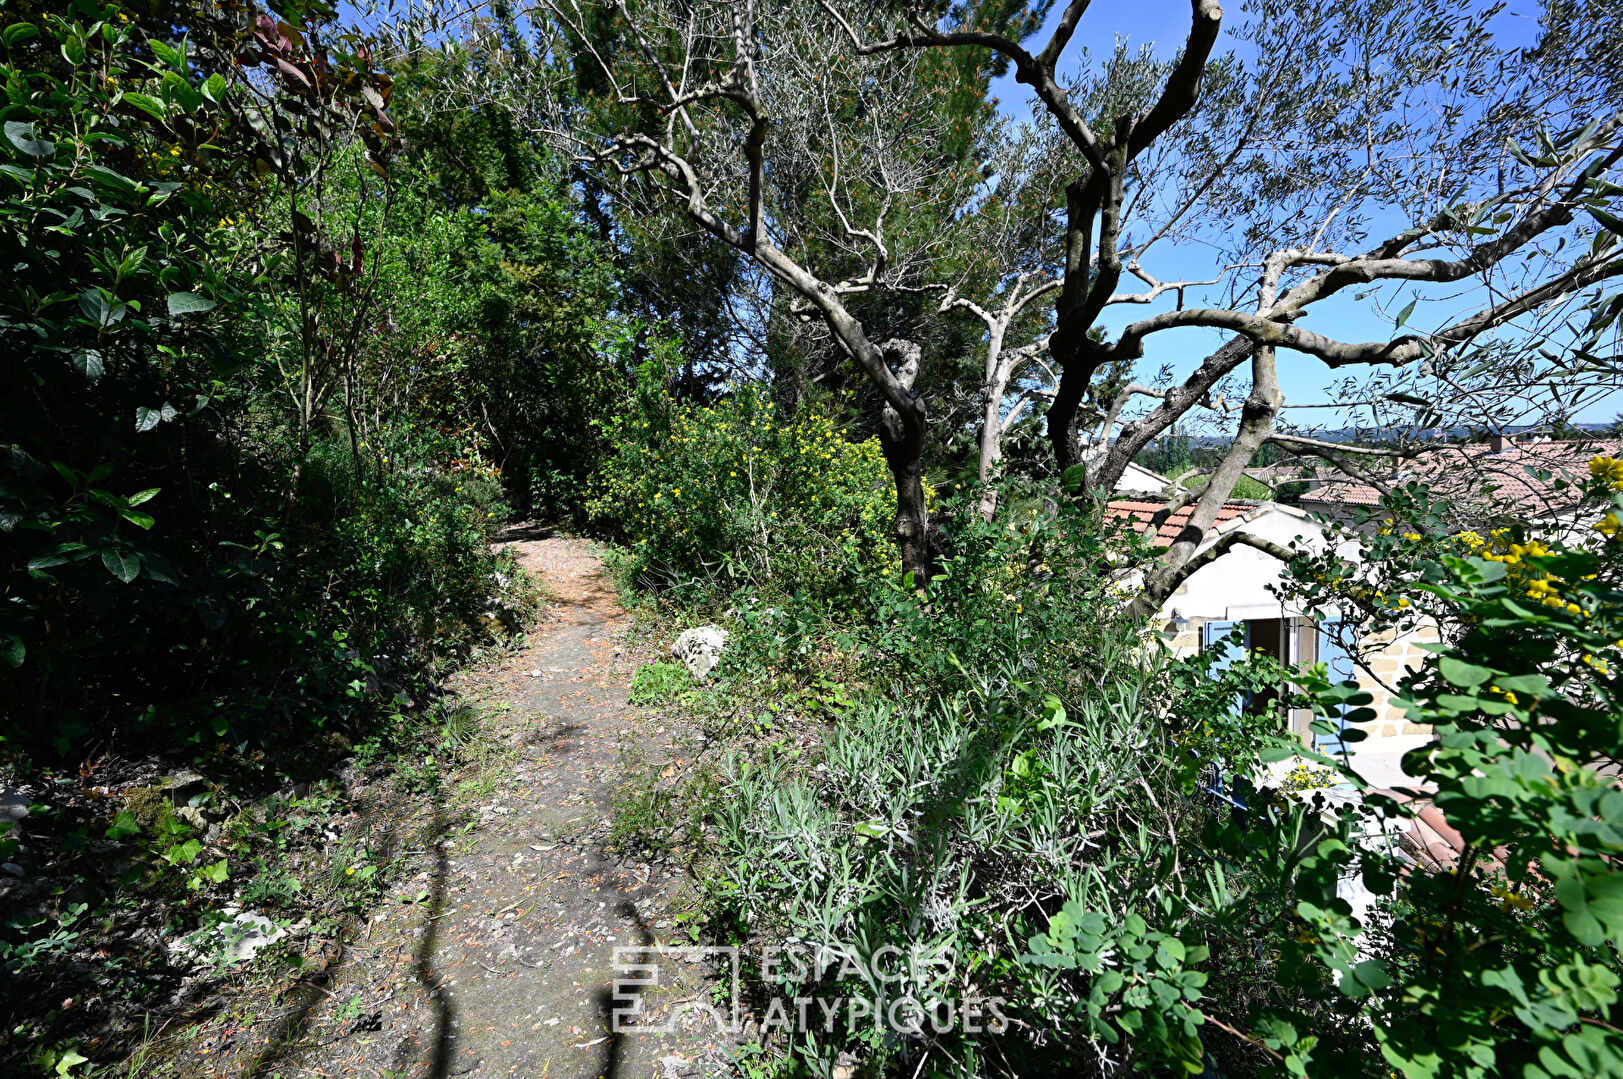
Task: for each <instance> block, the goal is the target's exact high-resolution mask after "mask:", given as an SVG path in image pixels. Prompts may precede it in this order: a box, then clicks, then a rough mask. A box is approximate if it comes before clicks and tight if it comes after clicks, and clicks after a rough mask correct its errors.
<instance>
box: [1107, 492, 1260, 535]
mask: <svg viewBox="0 0 1623 1079" xmlns="http://www.w3.org/2000/svg"><path fill="white" fill-rule="evenodd" d="M1166 505H1167V504H1166V503H1165V502H1158V501H1148V500H1144V499H1137V498H1117V499H1112V500H1111V503H1110V508H1109V511H1108V512H1109V515H1110V517H1111V518H1112V519H1114V520H1128V519H1131V520H1136V521H1138V522H1140V523H1141V524H1145V525H1147V524H1149V523H1150V519H1151V518H1153V517H1154V516H1155V515H1156V514H1157V513H1159V512H1161V511H1162V510H1163V509H1165V508H1166ZM1263 506H1268V507H1273V506H1274V503H1272V502H1252V501H1249V500H1247V499H1233V500H1231V501H1228V502H1225V503H1223V505H1222V506H1221V507H1220V508H1219V509H1218V511H1217V520H1216V521H1214V522H1212V530H1213V531H1216V530H1217V529H1219V528H1220V527H1222V526H1223V525H1225V524H1228V523H1229V522H1230V521H1238V520H1240V519H1242V518H1245V517H1247V516H1249V515H1250V514H1252V513H1254V512H1255V511H1256V510H1257V509H1258V508H1260V507H1263ZM1194 512H1195V507H1194V505H1193V504H1191V505H1188V506H1184V507H1183V508H1182V509H1180V510H1177V511H1175V512H1173V513H1171V514H1169V515H1168V516H1167V519H1166V520H1165V521H1163V522H1161V527H1160V528H1158V529H1156V532H1155V540H1154V543H1155V546H1157V547H1171V546H1172V542H1173V541H1174V540H1176V539H1177V538H1178V534H1179V533H1180V532H1182V531H1183V530H1184V526H1185V525H1187V524H1188V523H1189V515H1190V514H1192V513H1194Z"/></svg>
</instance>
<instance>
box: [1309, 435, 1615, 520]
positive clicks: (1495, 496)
mask: <svg viewBox="0 0 1623 1079" xmlns="http://www.w3.org/2000/svg"><path fill="white" fill-rule="evenodd" d="M1620 449H1623V441H1619V440H1618V439H1584V440H1581V441H1572V442H1557V441H1544V442H1530V443H1525V444H1522V445H1511V446H1507V447H1506V448H1505V449H1503V450H1501V451H1500V452H1498V453H1494V452H1493V450H1492V448H1491V447H1490V446H1488V445H1487V444H1486V443H1481V442H1479V443H1474V444H1472V445H1468V446H1443V447H1440V448H1438V449H1435V450H1432V451H1430V452H1428V453H1425V454H1423V455H1421V456H1420V457H1417V458H1415V459H1414V460H1413V461H1408V462H1405V463H1404V464H1403V466H1402V468H1401V469H1400V471H1399V472H1398V474H1397V476H1396V477H1394V478H1393V479H1392V481H1391V482H1393V483H1407V482H1409V481H1411V480H1420V481H1422V482H1424V483H1427V484H1429V485H1430V486H1431V488H1432V490H1433V491H1434V492H1436V493H1437V494H1440V495H1444V496H1446V497H1450V498H1453V499H1455V500H1474V499H1478V498H1485V500H1486V501H1488V502H1490V503H1493V504H1496V505H1498V506H1499V507H1501V508H1510V509H1513V510H1515V511H1516V512H1518V513H1521V514H1523V515H1526V516H1537V515H1540V514H1543V513H1547V512H1552V511H1557V510H1560V509H1563V508H1565V506H1566V505H1568V504H1570V503H1571V502H1573V501H1574V496H1575V495H1576V492H1575V491H1572V490H1570V489H1569V490H1564V491H1558V490H1556V488H1555V483H1556V481H1557V480H1559V479H1561V478H1562V477H1561V474H1562V473H1563V472H1565V473H1567V474H1568V475H1569V476H1571V477H1574V478H1577V477H1582V476H1586V475H1588V473H1589V460H1590V458H1592V457H1596V456H1601V455H1606V456H1615V455H1617V454H1618V453H1619V451H1620ZM1529 468H1531V469H1535V470H1539V471H1543V472H1548V473H1550V477H1549V478H1548V479H1541V478H1539V477H1538V476H1534V475H1530V474H1529V473H1528V471H1527V470H1528V469H1529ZM1335 475H1339V473H1331V476H1332V477H1333V476H1335ZM1490 486H1491V487H1492V488H1493V490H1492V491H1488V492H1486V493H1484V488H1486V487H1490ZM1380 500H1381V495H1380V492H1379V491H1377V490H1376V489H1375V488H1374V487H1371V486H1370V485H1369V484H1366V483H1360V482H1359V481H1357V480H1353V479H1345V478H1343V479H1334V478H1330V479H1329V480H1328V482H1326V483H1325V484H1324V485H1323V486H1321V487H1318V488H1315V489H1314V490H1311V491H1308V492H1306V493H1305V494H1303V495H1302V502H1303V503H1304V504H1315V505H1353V506H1373V505H1375V504H1377V503H1378V502H1380Z"/></svg>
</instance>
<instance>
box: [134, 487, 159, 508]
mask: <svg viewBox="0 0 1623 1079" xmlns="http://www.w3.org/2000/svg"><path fill="white" fill-rule="evenodd" d="M161 490H163V488H161V487H148V488H147V489H146V490H144V491H137V492H135V493H134V494H133V495H131V496H130V497H129V498H128V499H126V500H125V501H126V502H127V503H128V504H129V505H131V506H139V505H140V504H141V503H143V502H150V501H152V499H153V498H155V497H157V494H158V492H159V491H161Z"/></svg>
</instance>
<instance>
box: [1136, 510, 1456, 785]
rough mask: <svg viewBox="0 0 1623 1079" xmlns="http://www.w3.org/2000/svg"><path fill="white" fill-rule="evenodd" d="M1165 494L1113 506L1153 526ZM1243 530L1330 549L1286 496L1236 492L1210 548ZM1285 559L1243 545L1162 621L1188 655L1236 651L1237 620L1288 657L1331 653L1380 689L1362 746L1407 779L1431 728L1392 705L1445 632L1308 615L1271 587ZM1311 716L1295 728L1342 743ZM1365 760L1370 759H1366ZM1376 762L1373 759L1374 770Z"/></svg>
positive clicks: (1305, 659) (1341, 666) (1202, 576)
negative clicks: (1366, 628) (1267, 498)
mask: <svg viewBox="0 0 1623 1079" xmlns="http://www.w3.org/2000/svg"><path fill="white" fill-rule="evenodd" d="M1164 507H1165V503H1164V502H1160V501H1152V500H1149V499H1141V498H1118V499H1115V500H1113V501H1112V502H1111V503H1110V508H1109V512H1110V515H1111V516H1112V517H1115V518H1117V519H1119V520H1132V521H1136V522H1142V523H1143V524H1144V525H1145V527H1148V525H1149V524H1150V523H1151V520H1152V518H1153V517H1154V516H1155V514H1156V513H1158V512H1159V511H1161V510H1162V509H1163V508H1164ZM1191 512H1192V510H1191V508H1190V507H1185V508H1183V509H1180V510H1178V511H1176V512H1174V513H1172V514H1170V515H1168V517H1167V519H1166V520H1165V521H1164V522H1163V523H1162V524H1161V525H1160V526H1159V527H1158V528H1157V530H1156V534H1155V536H1154V538H1153V539H1152V542H1153V543H1154V545H1155V546H1157V547H1170V546H1171V545H1172V542H1173V540H1174V539H1175V538H1176V537H1177V536H1178V534H1179V533H1180V532H1182V531H1183V529H1184V527H1185V526H1186V525H1187V524H1188V521H1189V516H1190V513H1191ZM1235 530H1244V531H1245V532H1248V533H1250V534H1251V535H1254V536H1257V537H1259V538H1262V539H1267V540H1271V541H1273V542H1275V543H1278V544H1280V545H1281V546H1290V545H1291V544H1292V543H1296V544H1297V545H1298V546H1303V547H1307V548H1309V549H1312V548H1314V547H1317V548H1318V549H1321V550H1322V549H1323V546H1324V544H1326V543H1328V542H1330V540H1329V539H1328V538H1327V536H1326V528H1325V526H1324V525H1323V524H1322V523H1320V522H1318V521H1316V520H1314V519H1313V518H1312V517H1311V516H1309V515H1308V514H1307V513H1306V512H1304V511H1303V510H1301V509H1299V508H1297V507H1295V506H1286V505H1281V504H1279V503H1277V502H1252V501H1247V500H1241V499H1233V500H1230V501H1228V502H1225V503H1224V504H1223V506H1222V508H1221V509H1220V510H1219V511H1218V516H1217V521H1216V522H1215V523H1214V524H1213V526H1212V528H1211V529H1210V530H1209V531H1208V533H1207V535H1206V536H1205V537H1204V538H1203V540H1202V542H1201V545H1200V548H1199V549H1198V550H1197V553H1198V552H1199V550H1205V549H1206V548H1208V547H1210V546H1211V545H1212V544H1214V543H1216V542H1217V541H1218V540H1219V539H1220V538H1222V537H1223V536H1224V535H1226V534H1228V533H1229V532H1231V531H1235ZM1338 553H1339V554H1340V555H1342V557H1345V558H1356V557H1357V544H1356V543H1355V542H1351V541H1343V542H1342V543H1341V546H1340V550H1339V551H1338ZM1283 569H1284V565H1283V563H1281V562H1280V561H1279V560H1278V559H1276V558H1274V557H1272V556H1271V555H1268V554H1266V553H1264V552H1262V551H1259V550H1257V549H1255V548H1253V547H1247V546H1235V547H1234V548H1232V549H1231V550H1230V551H1229V552H1228V553H1227V554H1225V555H1223V556H1222V557H1221V558H1219V559H1217V560H1216V561H1215V562H1212V563H1211V564H1210V565H1207V566H1203V567H1202V568H1201V569H1199V570H1197V571H1195V572H1194V573H1193V574H1191V575H1190V576H1189V578H1188V579H1187V580H1185V581H1184V582H1183V584H1182V585H1181V586H1180V587H1179V588H1178V590H1177V591H1176V592H1175V593H1174V594H1173V595H1172V596H1171V598H1169V599H1168V600H1167V601H1166V603H1165V604H1164V605H1163V606H1162V608H1161V611H1160V622H1161V628H1162V629H1163V630H1164V631H1165V632H1166V633H1168V634H1169V635H1170V636H1171V642H1170V643H1171V646H1172V648H1173V649H1174V650H1175V651H1176V652H1177V653H1178V654H1180V655H1191V654H1194V653H1196V652H1199V651H1203V650H1208V649H1221V650H1223V651H1224V652H1225V653H1228V652H1231V651H1232V649H1233V647H1234V646H1233V644H1232V643H1231V640H1230V635H1231V634H1232V633H1233V632H1234V631H1235V630H1236V629H1238V630H1239V631H1240V632H1241V634H1242V635H1243V638H1244V640H1245V641H1246V643H1247V645H1248V646H1249V647H1250V648H1252V649H1258V650H1262V651H1264V652H1267V653H1268V654H1270V655H1272V656H1274V657H1275V658H1277V659H1279V660H1280V661H1281V662H1282V663H1286V664H1291V665H1294V664H1298V663H1315V662H1319V661H1321V660H1322V661H1324V662H1325V663H1327V664H1329V666H1330V669H1331V671H1332V672H1333V673H1335V674H1337V675H1339V676H1340V677H1341V678H1352V679H1354V680H1355V681H1357V682H1358V683H1359V685H1360V686H1361V687H1363V688H1364V689H1367V690H1368V691H1369V692H1370V693H1371V695H1372V696H1373V697H1374V702H1373V704H1372V706H1371V707H1373V709H1374V710H1375V713H1376V718H1375V719H1374V720H1372V721H1370V722H1368V723H1363V724H1359V726H1360V728H1361V729H1362V730H1363V731H1364V733H1365V735H1366V738H1365V740H1363V741H1361V742H1359V743H1357V749H1356V750H1355V752H1356V753H1357V755H1359V756H1361V757H1364V758H1366V760H1370V761H1371V762H1372V763H1373V762H1374V761H1375V760H1376V759H1378V760H1379V761H1380V762H1382V763H1381V766H1382V768H1383V769H1384V771H1383V774H1381V775H1379V776H1371V777H1370V778H1372V779H1377V780H1378V781H1379V782H1381V783H1383V784H1386V785H1391V784H1393V783H1401V782H1403V778H1402V774H1401V771H1398V770H1397V766H1396V761H1397V758H1399V757H1401V756H1402V754H1403V753H1405V752H1407V751H1408V750H1409V749H1413V748H1415V747H1416V746H1418V745H1421V744H1423V743H1424V742H1425V741H1426V740H1427V738H1428V737H1429V735H1430V728H1429V727H1424V726H1420V725H1416V724H1412V723H1409V722H1408V721H1407V720H1406V719H1405V718H1404V717H1403V714H1402V712H1401V711H1399V710H1398V709H1397V708H1396V707H1394V706H1393V704H1392V698H1393V695H1394V691H1395V690H1396V687H1397V682H1398V680H1399V679H1400V678H1401V677H1402V675H1403V673H1404V671H1405V670H1407V669H1410V668H1412V667H1415V666H1418V664H1419V663H1420V662H1421V660H1422V659H1423V658H1424V656H1425V653H1424V652H1423V651H1422V650H1421V649H1420V647H1419V645H1421V644H1423V643H1424V642H1426V641H1429V640H1436V639H1437V632H1436V628H1435V627H1424V628H1422V629H1420V630H1418V631H1416V632H1413V633H1410V634H1406V635H1404V636H1403V637H1401V638H1395V637H1393V636H1392V635H1390V634H1385V635H1379V636H1370V635H1362V636H1361V635H1360V634H1358V633H1357V631H1356V627H1354V626H1351V625H1344V624H1343V623H1342V622H1341V620H1340V619H1339V618H1336V617H1331V618H1329V619H1326V620H1324V621H1322V622H1319V621H1315V620H1313V619H1311V618H1309V617H1308V616H1307V615H1306V614H1305V612H1303V611H1302V610H1301V609H1299V608H1296V607H1293V606H1291V605H1290V604H1288V603H1286V602H1285V601H1283V600H1282V599H1281V598H1280V596H1279V595H1277V594H1275V593H1274V592H1273V591H1271V586H1275V585H1278V584H1279V583H1280V581H1281V579H1282V574H1283ZM1312 719H1313V717H1312V715H1311V714H1309V713H1308V712H1306V711H1305V710H1298V711H1297V712H1295V713H1293V715H1292V717H1291V725H1292V728H1293V729H1294V730H1295V731H1296V733H1297V734H1299V735H1300V736H1301V737H1302V738H1303V740H1304V741H1308V740H1312V741H1313V742H1314V743H1316V744H1317V746H1318V747H1319V748H1320V749H1322V750H1325V751H1328V752H1335V751H1338V750H1339V749H1340V748H1342V743H1341V741H1340V739H1338V738H1327V737H1324V736H1322V735H1315V734H1313V733H1312V732H1310V730H1309V724H1310V723H1311V722H1312ZM1360 767H1361V768H1362V767H1364V766H1363V764H1362V763H1361V765H1360ZM1369 770H1370V769H1368V768H1366V769H1365V771H1366V772H1367V771H1369Z"/></svg>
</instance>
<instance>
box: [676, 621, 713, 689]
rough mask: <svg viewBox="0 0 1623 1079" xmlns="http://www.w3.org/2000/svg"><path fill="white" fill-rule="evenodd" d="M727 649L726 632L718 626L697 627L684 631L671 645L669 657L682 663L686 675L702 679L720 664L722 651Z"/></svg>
mask: <svg viewBox="0 0 1623 1079" xmlns="http://www.w3.org/2000/svg"><path fill="white" fill-rule="evenodd" d="M726 647H727V631H726V630H724V629H722V628H721V627H720V626H699V627H698V628H697V629H690V630H684V631H683V633H682V635H681V636H680V637H678V638H676V643H675V644H673V645H671V655H673V656H675V657H676V658H677V659H679V660H681V661H682V665H683V666H684V667H686V668H687V669H688V673H689V674H691V675H693V677H695V678H699V679H703V678H705V677H706V676H707V675H709V673H710V672H711V671H713V670H715V669H716V664H717V663H719V662H721V653H722V650H723V649H725V648H726Z"/></svg>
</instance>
